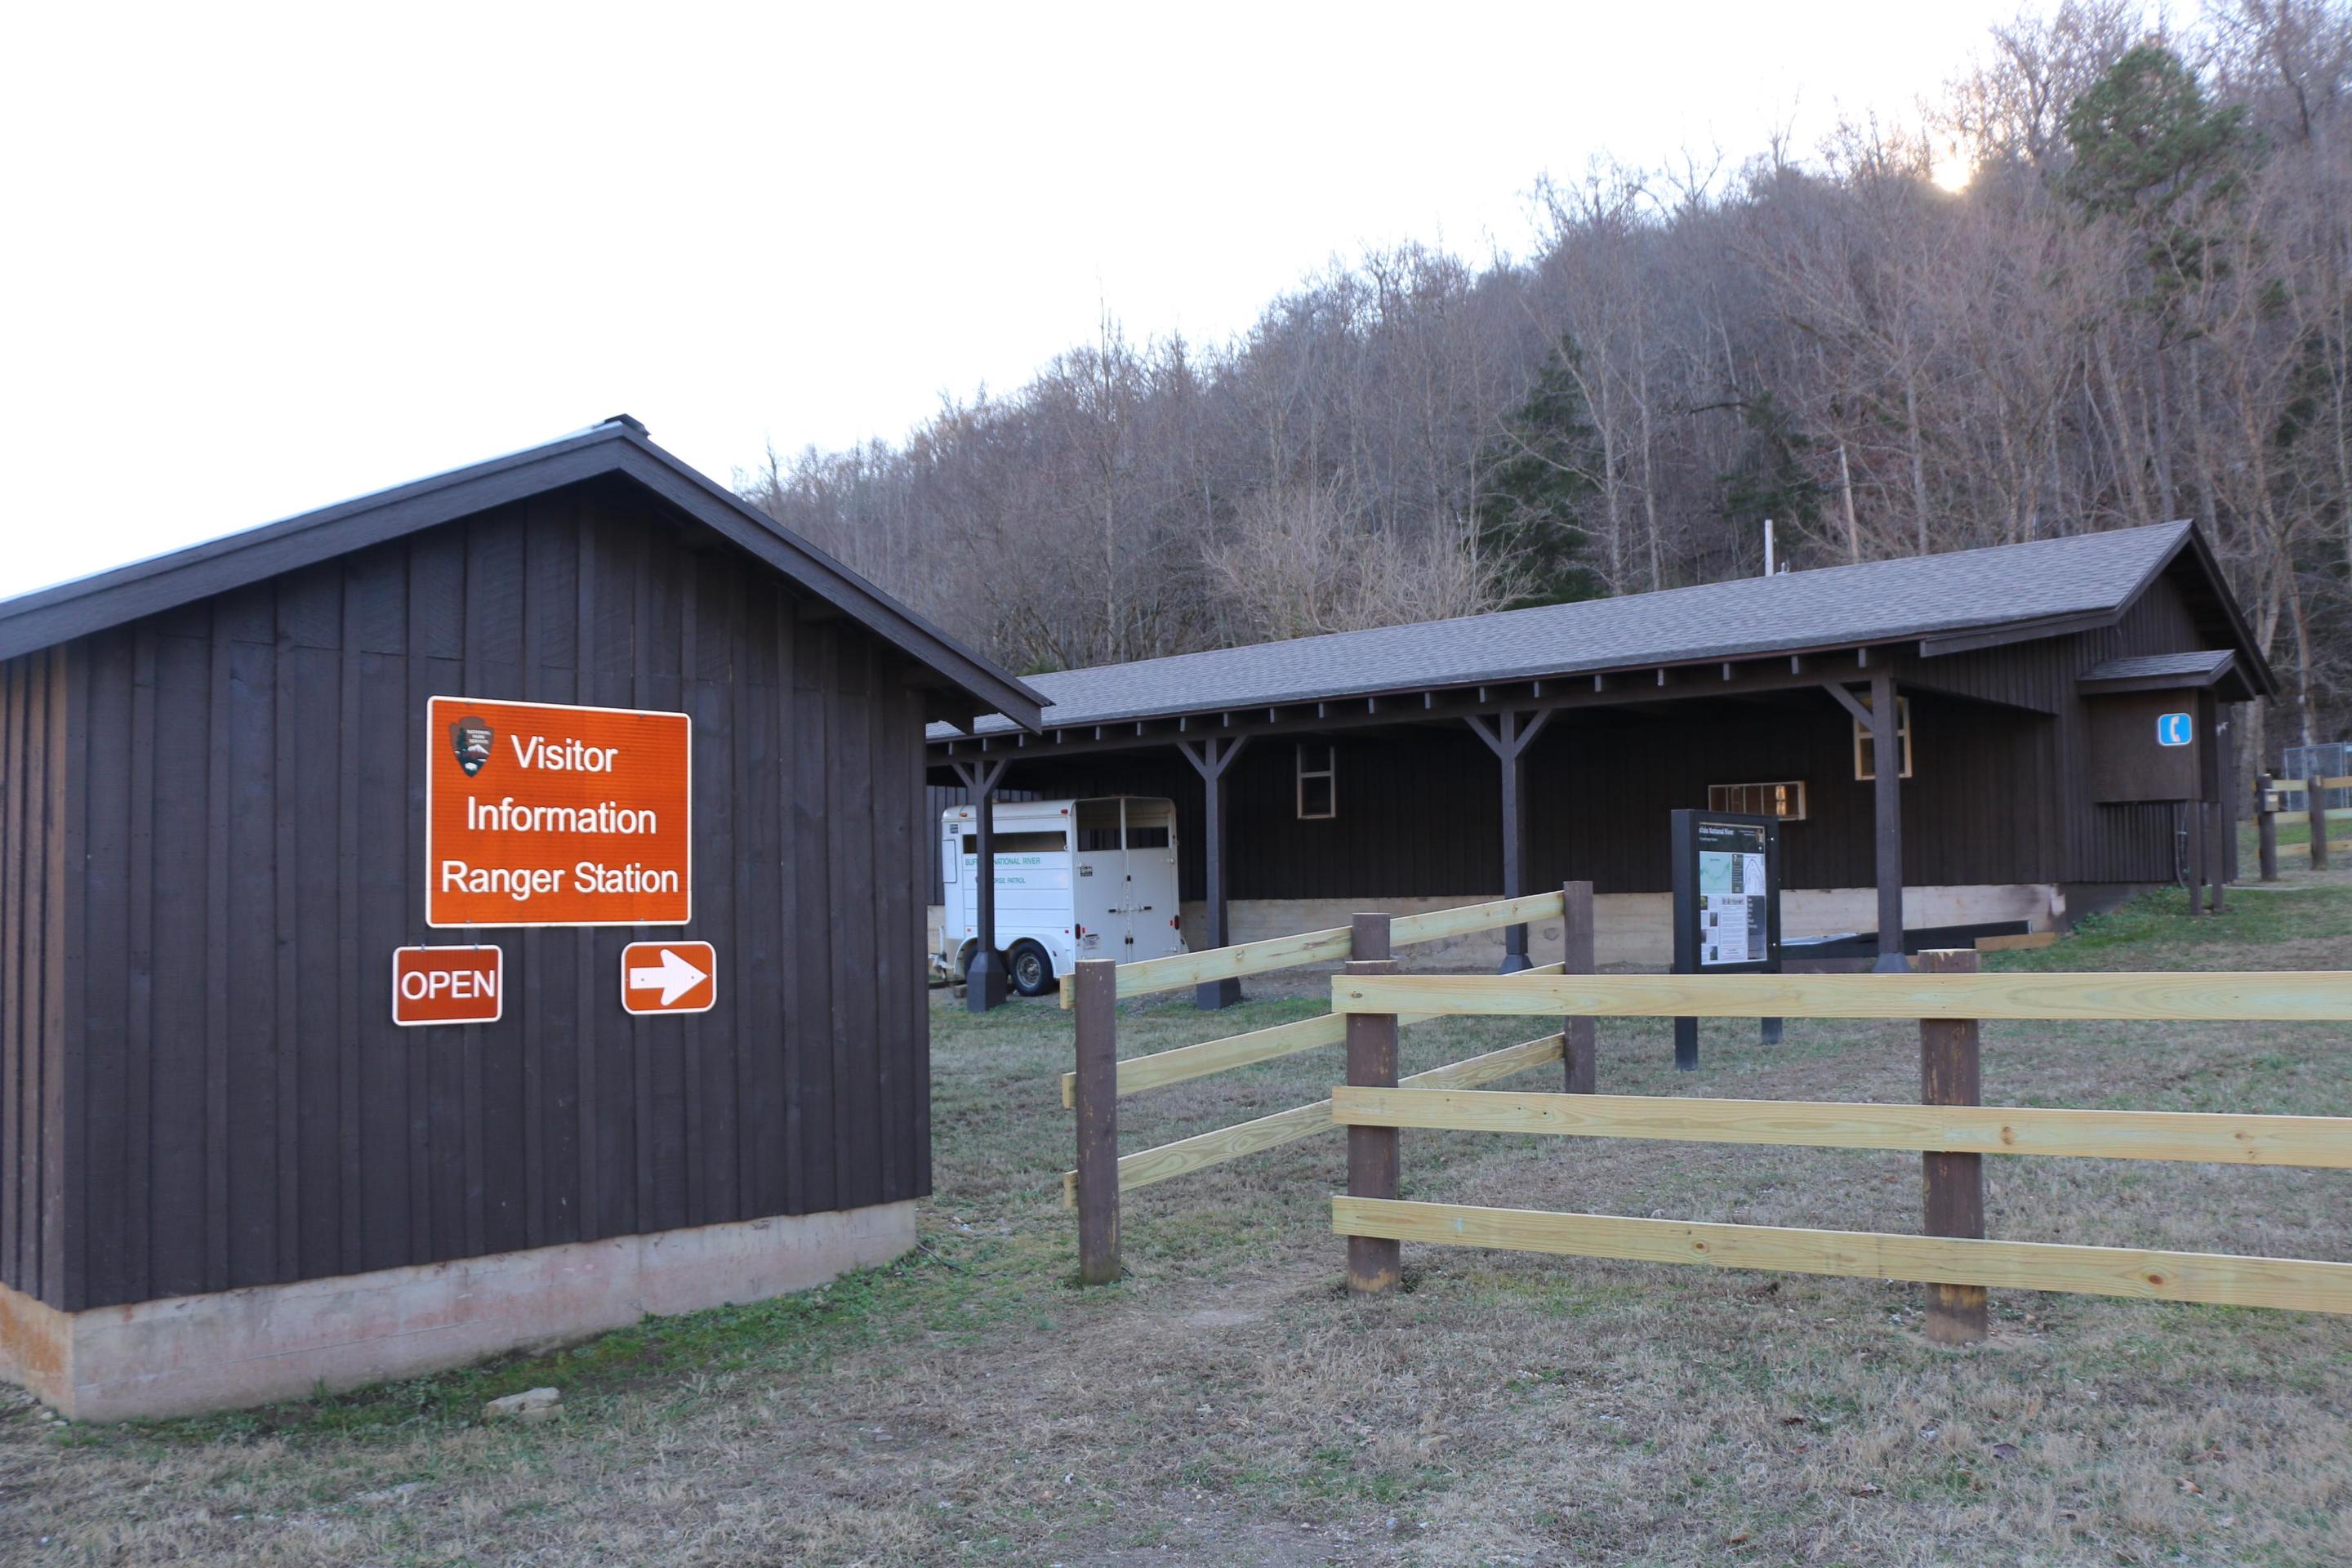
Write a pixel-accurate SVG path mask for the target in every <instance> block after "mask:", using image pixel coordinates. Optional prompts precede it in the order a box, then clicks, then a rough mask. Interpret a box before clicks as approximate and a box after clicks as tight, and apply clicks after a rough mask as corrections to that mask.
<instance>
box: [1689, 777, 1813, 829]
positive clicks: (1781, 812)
mask: <svg viewBox="0 0 2352 1568" xmlns="http://www.w3.org/2000/svg"><path fill="white" fill-rule="evenodd" d="M1706 808H1707V810H1709V811H1736V812H1738V813H1739V814H1740V815H1741V816H1777V817H1779V818H1780V820H1781V821H1783V822H1802V821H1804V820H1805V782H1804V780H1802V779H1790V780H1787V781H1786V782H1783V783H1780V784H1709V785H1707V786H1706Z"/></svg>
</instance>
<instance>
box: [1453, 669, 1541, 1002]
mask: <svg viewBox="0 0 2352 1568" xmlns="http://www.w3.org/2000/svg"><path fill="white" fill-rule="evenodd" d="M1551 714H1552V710H1550V709H1549V708H1546V709H1539V710H1537V711H1536V712H1533V713H1519V712H1516V711H1505V712H1502V713H1499V714H1496V716H1495V717H1494V718H1493V719H1492V720H1491V721H1489V720H1488V719H1486V717H1485V716H1484V715H1481V714H1477V713H1465V714H1464V715H1463V717H1464V719H1465V720H1466V721H1468V723H1469V725H1470V728H1471V729H1472V730H1473V731H1476V733H1477V736H1478V738H1479V739H1480V740H1481V741H1484V742H1486V749H1487V750H1488V751H1490V752H1494V753H1495V756H1496V760H1497V761H1498V762H1500V763H1502V768H1503V897H1505V898H1507V899H1517V898H1524V897H1526V895H1527V890H1528V761H1527V757H1528V747H1529V746H1531V745H1533V744H1534V743H1535V739H1536V736H1537V735H1538V734H1539V733H1541V732H1542V730H1543V727H1544V725H1545V723H1546V722H1547V721H1549V719H1550V718H1551ZM1533 967H1534V963H1533V962H1532V961H1531V960H1530V959H1529V958H1528V928H1527V927H1526V926H1525V925H1515V926H1505V927H1504V928H1503V967H1502V968H1501V969H1500V970H1499V971H1497V973H1503V974H1517V973H1519V972H1520V971H1521V970H1525V969H1531V968H1533Z"/></svg>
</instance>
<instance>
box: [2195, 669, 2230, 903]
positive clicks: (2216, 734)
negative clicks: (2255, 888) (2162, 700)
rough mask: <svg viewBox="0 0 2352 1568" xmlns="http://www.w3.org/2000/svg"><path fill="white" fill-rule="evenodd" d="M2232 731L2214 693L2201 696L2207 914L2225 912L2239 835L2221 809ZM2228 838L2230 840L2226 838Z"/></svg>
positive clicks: (2200, 803) (2200, 805)
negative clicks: (2223, 904) (2224, 901)
mask: <svg viewBox="0 0 2352 1568" xmlns="http://www.w3.org/2000/svg"><path fill="white" fill-rule="evenodd" d="M2229 733H2230V731H2229V727H2228V726H2227V725H2226V724H2224V723H2223V722H2222V721H2221V704H2220V703H2219V702H2216V701H2215V700H2213V693H2212V691H2211V689H2206V690H2203V691H2200V692H2199V693H2198V694H2197V816H2198V818H2199V820H2200V822H2201V823H2202V824H2203V827H2204V832H2203V835H2202V837H2203V838H2204V840H2205V869H2204V872H2203V878H2204V882H2205V885H2206V886H2207V887H2208V888H2210V889H2212V892H2211V894H2210V897H2209V898H2208V899H2207V900H2206V904H2205V908H2206V910H2207V912H2209V913H2211V914H2217V915H2218V914H2220V913H2221V900H2222V898H2223V893H2222V889H2223V888H2224V887H2225V886H2227V885H2228V883H2229V880H2230V852H2231V847H2232V844H2231V840H2232V839H2234V838H2235V837H2236V835H2237V831H2238V828H2237V821H2236V818H2235V816H2234V815H2233V814H2232V813H2230V812H2226V811H2223V810H2221V805H2222V803H2223V802H2225V801H2227V800H2228V799H2229V798H2230V796H2229V786H2228V782H2227V781H2228V777H2229V773H2228V770H2227V769H2226V768H2225V767H2224V765H2223V764H2224V763H2225V762H2226V761H2227V759H2228V757H2229V755H2230V752H2231V748H2230V745H2229ZM2224 834H2227V835H2229V836H2230V837H2229V838H2224V837H2222V836H2223V835H2224Z"/></svg>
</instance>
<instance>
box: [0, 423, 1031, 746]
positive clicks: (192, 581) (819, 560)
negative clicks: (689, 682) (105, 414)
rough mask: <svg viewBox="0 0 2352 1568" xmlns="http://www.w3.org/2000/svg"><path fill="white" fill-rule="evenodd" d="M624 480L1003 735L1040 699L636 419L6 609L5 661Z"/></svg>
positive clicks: (4, 603)
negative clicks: (776, 576)
mask: <svg viewBox="0 0 2352 1568" xmlns="http://www.w3.org/2000/svg"><path fill="white" fill-rule="evenodd" d="M605 474H619V475H623V476H625V477H626V478H628V479H633V480H635V482H636V483H637V484H638V485H640V486H642V487H643V488H644V489H647V490H650V491H651V492H653V494H655V495H656V496H657V497H659V498H660V499H662V500H666V501H667V502H669V503H670V504H671V505H672V506H674V507H676V508H677V509H678V510H681V511H683V512H685V513H686V514H687V515H688V516H689V517H691V518H693V519H694V520H695V521H698V522H701V523H703V524H705V525H706V526H708V527H709V528H711V529H712V530H714V531H717V532H718V533H719V534H721V535H722V536H724V537H725V538H726V539H728V540H729V541H730V542H733V543H735V544H737V545H740V546H741V547H742V548H743V549H744V550H746V551H749V552H751V554H752V555H753V556H755V557H757V558H758V559H759V560H761V562H763V563H766V564H767V565H769V566H770V567H772V568H773V569H774V570H776V571H777V572H779V573H782V574H783V575H784V576H786V577H788V578H790V579H792V580H793V582H794V583H795V584H798V585H799V586H801V587H802V588H803V589H805V590H807V591H808V592H809V593H811V594H813V595H815V596H816V597H818V598H820V599H823V600H824V602H825V603H827V604H829V605H833V606H834V607H835V609H837V610H839V611H840V612H841V613H842V614H843V615H845V616H848V617H849V618H850V619H851V620H853V621H856V623H857V624H858V625H860V626H864V627H865V628H866V630H867V631H869V632H872V633H873V634H874V635H875V636H877V637H881V638H882V639H884V640H885V641H887V642H889V643H890V644H892V645H893V646H895V647H898V648H899V649H900V650H901V651H903V652H905V653H906V654H908V656H909V657H911V658H915V659H916V660H918V661H919V662H920V663H921V664H922V665H924V666H925V667H927V668H929V669H931V670H932V671H934V672H936V673H937V674H938V675H940V677H941V678H942V679H944V680H945V681H946V682H947V684H949V685H950V686H952V687H954V688H955V689H957V690H959V691H961V692H962V693H964V694H965V695H966V696H968V697H970V698H971V700H972V710H973V711H974V712H984V713H992V714H994V715H997V716H998V717H997V723H998V724H999V725H1000V726H1001V727H1009V726H1010V725H1013V724H1018V725H1021V726H1023V727H1025V728H1030V729H1034V728H1035V727H1036V724H1037V710H1038V709H1039V707H1040V706H1041V705H1042V704H1043V703H1044V701H1045V699H1044V698H1043V697H1042V696H1041V695H1040V694H1039V693H1038V692H1036V691H1035V690H1034V689H1031V688H1030V687H1028V686H1026V685H1024V684H1023V683H1022V682H1021V681H1020V680H1018V679H1015V678H1014V677H1013V676H1012V675H1011V674H1009V673H1007V672H1006V671H1005V670H1003V669H1002V668H999V667H998V666H996V665H995V664H993V663H992V662H990V661H989V660H988V659H986V658H982V657H981V656H980V655H979V654H977V653H974V652H972V651H971V649H970V648H967V647H964V646H963V645H962V644H961V643H959V642H957V641H955V640H954V639H953V638H951V637H949V636H948V635H947V634H946V633H944V632H942V631H940V629H939V628H938V627H936V626H932V625H931V624H930V623H929V621H926V620H924V619H923V618H922V617H921V616H918V615H917V614H915V612H914V611H912V610H910V609H908V608H907V606H906V605H902V604H900V603H898V601H897V600H896V599H893V598H892V597H890V596H889V595H887V594H885V593H884V592H882V590H881V589H879V588H877V587H876V586H875V585H874V584H871V583H868V582H867V581H866V579H865V578H863V577H861V576H859V575H858V574H856V573H855V572H852V571H851V570H850V569H849V568H848V567H846V566H845V565H843V564H842V563H840V562H838V561H835V559H834V558H833V557H832V556H830V555H828V554H826V553H825V552H824V551H822V550H819V549H818V548H817V547H816V546H814V544H811V543H810V542H808V541H806V540H804V539H803V538H801V537H800V536H798V535H797V534H794V533H792V532H790V531H786V530H784V529H782V528H780V527H778V526H777V525H776V523H775V522H774V521H772V520H771V519H769V518H768V517H767V516H765V515H764V514H762V513H761V512H760V511H758V510H754V509H753V508H751V507H750V506H747V505H745V504H744V503H743V501H742V500H740V498H738V497H737V496H736V495H735V494H734V493H733V492H732V491H730V490H729V489H726V488H725V487H724V486H721V485H719V484H718V483H717V482H715V481H714V480H712V479H709V478H707V477H706V476H704V475H703V474H701V473H699V472H698V471H697V470H696V469H694V468H689V467H688V465H687V464H685V463H683V462H681V461H679V460H678V459H677V458H675V457H673V456H671V455H670V454H669V453H668V452H666V451H664V450H663V449H662V448H661V447H657V446H656V445H654V443H653V440H652V439H651V437H648V436H647V435H646V427H645V426H643V425H640V424H638V423H637V422H636V421H635V419H632V418H630V417H629V416H627V415H625V414H623V415H617V416H614V417H613V418H611V419H607V420H605V421H604V423H602V424H600V425H594V426H590V427H588V428H587V429H585V430H581V431H576V432H574V433H573V434H572V435H569V436H565V437H559V438H558V439H556V440H553V441H550V442H548V443H546V444H545V445H544V446H539V447H529V448H527V449H525V450H523V451H520V452H515V453H510V454H509V455H508V456H506V457H503V458H491V459H490V460H489V461H488V462H483V463H476V464H474V465H473V466H471V467H470V468H454V469H452V470H450V471H449V472H447V473H445V474H436V475H434V476H432V477H431V478H429V479H418V480H415V482H413V483H410V484H405V485H399V486H395V487H394V488H393V489H388V490H379V491H377V492H376V493H375V494H373V495H368V496H362V497H360V498H359V499H357V500H348V501H342V502H339V503H337V504H336V505H334V506H329V507H321V508H320V509H319V510H316V511H309V512H304V513H302V514H301V515H300V516H298V517H289V518H287V519H285V520H284V521H279V522H272V523H266V524H264V525H262V526H261V527H258V528H249V529H247V530H245V531H242V532H239V533H232V534H229V535H226V537H224V538H220V539H215V540H208V541H206V542H204V543H202V544H195V545H191V546H190V547H188V548H187V549H185V550H176V551H173V552H170V553H169V554H164V555H158V556H154V557H152V559H149V560H145V561H139V562H134V563H131V564H130V565H128V566H120V567H116V568H115V569H114V570H112V571H109V572H100V573H97V574H93V575H91V576H88V577H81V578H77V579H76V580H74V581H72V582H69V583H62V584H58V585H57V586H55V587H51V588H43V589H40V590H38V591H37V592H35V593H30V594H25V595H19V596H18V597H16V598H13V599H7V600H0V658H15V657H16V655H18V654H20V653H27V652H30V651H31V650H33V649H35V648H39V647H49V646H51V645H53V644H56V643H61V642H66V641H68V640H70V639H72V638H74V637H86V636H88V635H89V634H90V633H91V632H96V631H102V630H104V629H106V628H107V627H109V626H119V625H121V623H123V622H125V621H131V620H136V619H138V618H139V617H141V616H151V615H153V614H155V613H156V612H158V611H161V610H168V609H171V608H173V607H174V606H175V605H184V604H187V603H190V602H191V601H193V600H196V599H204V598H209V597H211V596H212V595H215V594H222V593H226V592H228V591H229V590H231V589H234V588H240V587H243V586H245V585H246V584H249V583H256V582H259V581H260V580H261V579H263V578H265V577H274V576H277V575H278V574H280V573H284V572H290V571H294V570H296V569H298V568H300V567H304V566H309V565H311V564H313V563H317V562H320V561H325V560H330V559H331V558H333V557H335V556H338V555H343V554H348V553H350V552H352V551H355V550H363V549H365V548H367V547H368V546H370V545H373V544H378V543H382V542H384V541H386V540H392V539H398V538H401V537H403V536H404V535H406V534H411V533H415V532H416V531H419V530H422V529H426V528H431V527H433V526H435V525H436V524H438V523H443V522H449V521H455V520H456V519H457V518H461V517H467V516H469V515H471V514H473V513H475V512H479V511H485V510H488V509H489V508H491V507H495V506H500V505H503V504H505V503H507V502H509V501H514V500H522V499H523V498H525V497H528V496H533V495H538V494H541V493H543V492H545V491H548V490H551V489H559V488H561V487H562V486H565V485H571V484H576V483H579V482H580V481H582V480H583V479H594V478H596V477H598V476H600V475H605Z"/></svg>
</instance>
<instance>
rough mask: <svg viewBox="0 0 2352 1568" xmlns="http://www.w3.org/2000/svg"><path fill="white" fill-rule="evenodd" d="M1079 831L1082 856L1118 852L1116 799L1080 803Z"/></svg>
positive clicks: (1079, 845)
mask: <svg viewBox="0 0 2352 1568" xmlns="http://www.w3.org/2000/svg"><path fill="white" fill-rule="evenodd" d="M1077 830H1078V850H1079V852H1080V853H1081V854H1086V855H1099V854H1103V853H1105V852H1107V851H1108V852H1115V851H1117V849H1118V801H1117V800H1115V799H1114V800H1082V801H1080V802H1078V816H1077ZM1057 847H1058V846H1057Z"/></svg>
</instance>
